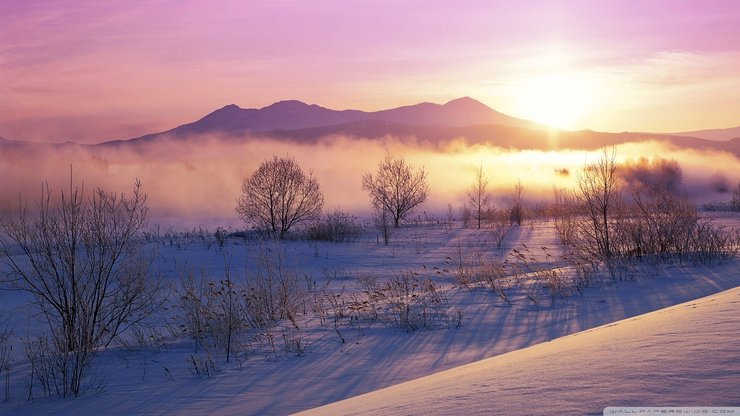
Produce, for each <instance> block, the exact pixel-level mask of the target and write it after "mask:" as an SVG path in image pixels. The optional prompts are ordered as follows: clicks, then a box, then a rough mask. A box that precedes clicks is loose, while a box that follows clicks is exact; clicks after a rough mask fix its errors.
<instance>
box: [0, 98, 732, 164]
mask: <svg viewBox="0 0 740 416" xmlns="http://www.w3.org/2000/svg"><path fill="white" fill-rule="evenodd" d="M204 135H217V136H219V137H222V138H227V139H231V140H249V139H254V138H273V139H280V140H285V141H291V142H302V143H305V142H309V143H313V142H317V141H319V140H322V139H324V138H326V137H332V136H345V137H358V138H359V137H362V138H369V139H376V138H383V137H389V136H390V137H395V138H398V139H400V140H415V141H416V142H418V143H422V144H430V145H442V144H444V143H448V142H449V141H451V140H455V139H460V138H464V139H465V140H467V141H468V142H471V143H487V144H491V145H495V146H500V147H507V148H518V149H541V150H549V149H558V148H570V149H597V148H599V147H602V146H609V145H616V144H620V143H626V142H639V141H647V140H663V141H667V142H670V143H671V144H673V145H675V146H679V147H688V148H694V149H701V150H706V149H714V150H719V151H726V152H730V153H732V154H734V155H735V156H737V157H740V127H736V128H731V129H715V130H700V131H693V132H685V133H671V134H664V133H637V132H636V133H633V132H622V133H606V132H596V131H590V130H581V131H566V130H557V129H553V128H550V127H547V126H543V125H539V124H536V123H534V122H532V121H528V120H523V119H519V118H515V117H511V116H508V115H506V114H503V113H500V112H498V111H496V110H494V109H492V108H490V107H488V106H486V105H485V104H483V103H481V102H479V101H476V100H474V99H472V98H470V97H463V98H458V99H455V100H452V101H450V102H448V103H446V104H434V103H420V104H415V105H410V106H403V107H398V108H393V109H389V110H381V111H374V112H367V111H360V110H332V109H328V108H324V107H321V106H318V105H315V104H306V103H303V102H301V101H296V100H288V101H280V102H276V103H274V104H271V105H269V106H267V107H263V108H260V109H256V108H241V107H239V106H237V105H235V104H230V105H227V106H225V107H223V108H220V109H218V110H216V111H213V112H212V113H210V114H208V115H206V116H205V117H203V118H201V119H200V120H197V121H194V122H192V123H187V124H183V125H181V126H178V127H175V128H173V129H170V130H167V131H163V132H159V133H153V134H148V135H145V136H141V137H136V138H133V139H128V140H114V141H108V142H103V143H99V144H96V145H84V146H85V147H88V146H92V147H95V146H105V147H110V146H126V147H140V146H145V145H146V144H147V143H155V142H158V141H160V140H164V139H167V140H198V139H199V138H202V137H203V136H204ZM25 145H28V144H26V143H24V142H18V141H11V140H8V139H2V138H0V146H2V147H8V146H15V147H17V146H25ZM71 145H76V144H74V143H66V144H55V145H54V146H71Z"/></svg>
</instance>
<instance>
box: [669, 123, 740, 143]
mask: <svg viewBox="0 0 740 416" xmlns="http://www.w3.org/2000/svg"><path fill="white" fill-rule="evenodd" d="M670 135H671V136H691V137H698V138H700V139H707V140H732V139H737V138H740V126H738V127H730V128H728V129H707V130H695V131H686V132H682V133H670Z"/></svg>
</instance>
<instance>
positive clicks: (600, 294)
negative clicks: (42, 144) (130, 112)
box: [0, 219, 740, 415]
mask: <svg viewBox="0 0 740 416" xmlns="http://www.w3.org/2000/svg"><path fill="white" fill-rule="evenodd" d="M725 221H730V222H733V221H734V222H737V219H730V220H725ZM732 225H737V224H735V223H733V224H732ZM494 240H495V238H494V237H493V236H492V235H491V233H490V232H489V231H486V230H480V231H479V230H472V229H464V228H461V227H460V226H459V225H456V226H454V227H452V228H451V229H450V228H448V227H447V226H445V225H443V224H431V225H430V224H426V225H416V226H412V227H408V228H404V229H402V230H399V231H398V232H397V233H396V234H395V235H394V236H393V240H392V244H391V245H389V246H383V245H382V244H378V238H377V236H375V235H374V234H370V235H368V236H366V237H365V238H363V239H361V240H360V241H358V242H354V243H346V244H334V243H314V242H304V241H289V242H284V243H271V244H270V245H269V246H268V247H264V246H263V245H262V244H261V243H257V242H253V241H241V240H236V239H235V240H230V242H229V244H228V246H227V247H226V248H225V250H223V251H219V250H218V249H217V247H216V246H215V245H212V244H210V245H208V244H204V243H201V242H198V241H197V238H196V239H193V240H192V241H190V242H181V244H173V245H170V244H169V243H168V242H164V244H162V243H159V244H154V243H150V244H148V245H147V246H146V249H147V250H150V251H151V252H154V253H156V259H157V260H156V263H155V264H154V267H153V270H154V271H156V272H157V274H158V275H159V276H162V278H163V279H165V280H166V281H168V282H169V283H172V284H176V283H177V282H178V281H179V276H180V275H181V274H182V272H183V270H185V269H194V270H196V271H198V272H199V273H200V272H202V273H203V274H204V275H206V276H208V277H210V278H213V279H220V278H223V276H224V273H225V269H226V268H227V265H228V268H229V269H230V274H231V276H232V279H235V280H237V279H240V278H241V279H243V278H244V276H245V274H246V273H248V270H249V269H250V268H251V267H253V265H254V258H253V257H254V253H255V252H256V251H258V250H264V249H265V248H267V249H268V250H270V251H273V252H275V251H280V252H283V253H285V258H286V261H287V262H288V263H290V264H291V265H292V266H294V267H295V268H296V270H298V271H299V272H300V273H301V276H302V279H304V280H305V281H306V282H307V284H313V282H316V284H317V285H318V286H321V285H323V284H324V283H325V282H327V281H330V282H329V285H328V288H329V289H330V290H334V291H337V292H342V293H345V294H347V293H352V292H353V291H356V290H357V283H356V276H360V275H373V276H377V277H378V278H381V279H382V278H387V277H389V276H391V275H394V274H398V273H400V272H402V271H412V272H414V273H418V274H420V275H426V276H429V277H431V278H432V279H433V281H434V282H435V283H436V284H437V285H439V288H440V291H441V293H443V295H444V297H445V298H446V299H447V302H448V305H449V307H450V308H453V309H456V310H459V311H460V312H461V315H460V316H461V321H460V325H459V327H458V326H457V325H454V324H452V325H447V326H445V327H442V328H436V329H424V328H422V329H420V330H417V331H414V332H408V331H406V330H403V329H401V328H398V327H396V326H393V325H389V324H388V323H387V322H385V323H383V322H371V323H364V324H362V325H359V326H358V325H354V326H352V327H349V326H345V327H342V328H340V330H341V333H342V335H343V337H344V338H345V340H346V342H345V343H342V342H341V340H340V337H339V336H338V334H337V332H336V331H335V329H334V327H333V326H332V325H330V324H329V325H322V324H321V322H320V320H319V319H318V318H316V317H315V316H313V315H312V314H311V313H310V312H309V313H307V314H306V315H305V316H303V317H301V319H300V320H299V323H300V330H298V331H289V332H287V334H288V336H297V337H300V339H301V342H302V343H303V345H304V346H305V353H304V354H302V355H300V356H297V355H296V354H295V353H294V352H286V351H285V350H284V349H283V348H281V346H280V345H281V343H285V341H286V339H285V336H286V335H285V334H286V332H279V331H277V330H276V331H275V332H274V333H272V334H269V336H271V337H273V336H274V337H275V339H274V342H275V344H276V345H277V347H276V348H274V351H269V349H268V348H266V347H265V344H264V342H263V343H262V344H261V345H256V346H254V345H253V346H252V347H253V350H252V351H251V352H250V353H249V354H243V355H242V356H241V358H240V359H239V360H231V362H229V363H226V362H225V357H224V355H223V354H221V353H219V352H212V353H211V354H210V355H205V354H204V353H203V352H202V351H201V352H200V353H198V354H197V355H196V356H197V357H199V358H200V359H208V360H212V362H213V372H212V374H211V377H210V378H209V377H203V376H197V375H194V374H193V373H192V372H191V371H190V361H189V360H190V359H191V357H193V356H194V352H195V350H194V344H193V342H192V341H190V340H187V339H172V340H170V342H168V343H167V344H165V345H158V346H156V348H136V347H129V348H114V349H110V350H108V351H104V352H101V353H100V355H99V357H98V360H97V362H98V365H97V366H96V368H95V373H96V374H97V375H98V376H99V377H100V379H101V380H105V381H106V383H105V389H104V391H103V392H101V393H98V394H88V395H85V396H83V397H80V398H76V399H64V400H62V399H58V398H46V397H41V394H40V390H38V389H37V390H36V391H35V394H34V399H35V400H34V401H33V402H31V401H28V400H27V389H26V388H25V385H24V383H25V380H26V379H27V375H28V372H29V369H28V363H27V362H26V360H25V359H24V358H23V354H22V348H23V346H22V343H21V342H20V341H18V340H20V338H21V337H25V336H27V335H28V334H29V333H33V331H36V330H38V328H39V325H38V323H37V322H36V320H35V319H34V318H33V316H31V314H32V310H31V309H29V307H28V306H27V303H28V301H27V299H26V298H25V296H24V295H23V294H22V293H19V292H4V293H2V295H1V296H2V298H0V302H3V303H5V305H6V314H9V315H10V316H11V317H12V318H13V319H14V320H15V334H14V339H16V340H17V344H16V345H15V346H14V354H15V356H16V361H15V363H14V364H13V370H12V372H11V380H10V384H11V400H10V402H8V403H0V413H7V414H17V415H26V414H28V415H31V414H33V415H57V414H76V415H106V414H110V415H124V414H126V415H129V414H147V415H150V414H162V415H170V414H206V413H213V414H235V415H237V414H238V415H245V414H287V413H292V412H298V411H302V410H306V409H311V408H315V407H318V406H322V405H326V404H329V403H332V402H336V401H339V400H343V399H347V398H350V397H353V396H357V395H361V394H364V393H369V392H372V391H375V390H378V389H382V388H386V387H389V386H392V385H396V384H399V383H403V382H408V381H410V380H415V379H418V378H420V377H424V376H429V375H432V374H435V373H438V372H440V371H444V370H448V369H452V368H455V367H459V366H462V365H466V364H470V363H474V362H477V361H479V360H483V359H486V358H489V357H494V356H499V355H501V354H504V353H509V352H512V351H516V350H519V349H522V348H526V347H530V346H533V345H536V344H540V343H542V342H546V341H551V340H553V339H556V338H560V337H563V336H566V335H570V334H575V333H578V332H579V331H583V330H587V329H590V328H594V327H597V326H599V325H604V324H609V323H612V322H615V321H618V320H621V319H625V318H629V317H634V316H637V315H640V314H643V313H647V312H651V311H655V310H658V309H661V308H665V307H669V306H672V305H676V304H679V303H682V302H686V301H691V300H694V299H697V298H700V297H703V296H707V295H711V294H715V293H718V292H720V291H723V290H727V289H732V288H735V287H737V286H738V285H740V261H738V259H735V260H732V261H729V262H725V263H723V264H715V265H711V266H693V265H681V266H662V267H655V266H651V265H640V266H636V267H635V268H633V269H630V270H628V271H627V272H626V274H625V275H624V277H625V278H626V280H623V281H613V280H611V279H604V280H602V281H600V282H598V283H597V284H594V285H593V286H592V287H590V288H588V289H587V290H586V291H585V293H584V294H583V295H580V294H578V293H574V294H573V295H572V296H569V297H566V298H559V299H556V300H555V302H554V304H552V305H551V303H550V300H549V299H547V300H546V301H543V302H542V304H540V305H535V304H533V303H532V302H530V301H527V300H526V299H523V298H522V297H521V296H520V297H518V298H516V299H515V301H514V302H513V304H511V305H508V304H505V303H504V302H502V301H501V300H499V299H498V298H497V297H496V296H495V295H494V294H493V293H492V292H490V291H487V290H484V289H476V290H473V291H469V290H466V289H463V288H460V287H457V286H456V285H455V281H454V278H453V275H454V270H455V267H457V266H456V263H458V262H459V259H460V253H463V257H464V258H467V257H469V256H473V255H474V254H476V253H479V252H480V253H483V255H485V256H497V257H499V258H503V257H505V256H507V254H508V253H509V252H510V251H511V250H512V249H514V248H521V247H522V244H526V245H527V246H528V247H530V248H532V251H533V253H534V255H535V257H536V260H535V261H536V262H538V263H540V262H541V263H543V264H546V263H551V264H550V266H552V267H555V266H557V265H558V264H557V262H556V260H554V259H553V258H546V257H545V256H544V255H543V254H542V250H541V247H543V246H546V247H548V248H549V250H548V251H549V252H551V253H552V254H554V257H555V258H556V257H557V253H558V244H557V239H556V237H555V233H554V231H553V228H552V227H551V226H550V225H549V224H547V223H535V224H533V225H531V226H524V227H515V228H514V229H513V230H512V231H511V232H510V233H509V234H508V236H507V238H506V240H505V241H504V244H503V245H502V247H501V248H496V247H495V243H494ZM727 325H729V328H730V329H733V330H734V331H735V332H737V330H738V329H740V328H738V323H737V321H734V323H732V322H731V323H728V324H727ZM722 328H724V330H725V332H727V333H732V331H728V330H727V328H725V327H722ZM708 330H713V329H711V328H708ZM579 336H582V335H579ZM579 336H576V337H573V338H574V339H577V338H578V337H579ZM263 339H264V337H263ZM735 341H736V340H735ZM549 344H554V343H549ZM545 345H548V344H545ZM711 345H714V344H711ZM711 345H709V344H707V345H706V346H707V347H708V348H709V347H711ZM718 345H719V344H718ZM712 348H713V347H712ZM717 348H723V346H722V345H719V346H718V347H717ZM546 369H547V367H543V370H542V371H543V372H545V371H548V370H546ZM531 371H534V372H536V371H537V369H536V368H535V367H534V366H533V367H532V368H531ZM543 374H545V373H543ZM546 378H547V377H546ZM735 381H736V382H737V373H735ZM3 383H4V381H3V380H0V384H3ZM512 388H514V387H512ZM553 388H557V387H553ZM735 390H737V389H735ZM469 399H470V400H477V398H475V397H470V398H469ZM609 404H611V403H609ZM614 404H620V403H618V402H615V403H614ZM640 404H643V403H640ZM399 410H400V409H399ZM410 410H413V409H410ZM420 412H421V411H420ZM412 413H416V412H412ZM421 413H423V412H421ZM494 413H497V412H494ZM525 413H528V412H525Z"/></svg>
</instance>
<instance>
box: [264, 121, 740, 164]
mask: <svg viewBox="0 0 740 416" xmlns="http://www.w3.org/2000/svg"><path fill="white" fill-rule="evenodd" d="M255 136H256V137H265V138H267V137H272V138H280V139H284V140H289V141H294V142H299V143H314V142H317V141H320V140H321V139H322V138H325V137H331V136H347V137H356V138H361V137H364V138H369V139H380V138H383V137H396V138H399V139H406V140H411V139H413V140H417V141H418V142H420V143H422V144H428V145H435V146H439V145H444V144H445V143H449V142H450V141H452V140H454V139H460V138H464V139H465V140H467V141H468V142H469V143H487V144H491V145H494V146H499V147H505V148H514V149H537V150H556V149H562V148H565V149H585V150H594V149H598V148H600V147H603V146H611V145H617V144H621V143H628V142H644V141H650V140H658V141H665V142H668V143H670V144H672V145H675V146H678V147H684V148H691V149H698V150H708V149H712V150H719V151H726V152H730V153H732V154H734V155H735V156H737V157H740V139H733V140H728V141H714V140H706V139H700V138H697V137H684V136H664V135H656V134H649V133H630V132H624V133H604V132H597V131H591V130H581V131H566V130H553V129H546V128H525V127H514V126H504V125H495V124H481V125H473V126H463V127H453V126H439V125H436V126H435V125H422V126H419V125H411V124H401V123H391V122H385V121H370V120H367V121H358V122H353V123H346V124H339V125H334V126H325V127H312V128H306V129H298V130H272V131H269V132H259V133H255Z"/></svg>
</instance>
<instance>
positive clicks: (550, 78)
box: [517, 72, 595, 129]
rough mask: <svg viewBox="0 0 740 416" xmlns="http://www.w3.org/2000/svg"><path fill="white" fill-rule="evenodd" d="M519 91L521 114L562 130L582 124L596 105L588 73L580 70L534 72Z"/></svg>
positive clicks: (522, 81)
mask: <svg viewBox="0 0 740 416" xmlns="http://www.w3.org/2000/svg"><path fill="white" fill-rule="evenodd" d="M517 90H518V91H517V100H518V101H520V102H519V105H518V107H519V108H520V112H521V114H523V115H524V116H526V117H527V118H529V119H531V120H532V121H534V122H536V123H540V124H545V125H548V126H552V127H558V128H562V129H576V128H579V126H581V127H582V125H583V122H584V121H585V118H586V116H587V115H588V113H589V111H590V110H591V107H592V106H593V105H594V91H595V89H594V85H593V83H592V81H591V80H590V79H589V77H588V76H585V75H583V74H578V73H569V72H562V73H551V74H540V75H535V76H532V77H529V78H525V79H522V80H521V83H520V85H519V86H518V88H517Z"/></svg>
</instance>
